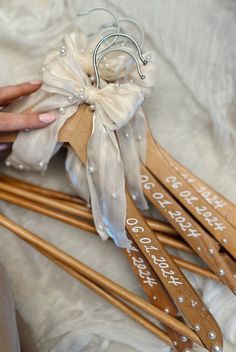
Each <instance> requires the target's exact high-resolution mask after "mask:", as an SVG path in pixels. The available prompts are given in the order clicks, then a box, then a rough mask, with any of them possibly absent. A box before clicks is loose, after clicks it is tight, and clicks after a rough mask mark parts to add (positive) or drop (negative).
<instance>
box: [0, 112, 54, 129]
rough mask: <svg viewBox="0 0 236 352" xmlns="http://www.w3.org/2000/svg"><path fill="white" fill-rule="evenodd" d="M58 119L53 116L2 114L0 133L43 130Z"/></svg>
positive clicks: (0, 116)
mask: <svg viewBox="0 0 236 352" xmlns="http://www.w3.org/2000/svg"><path fill="white" fill-rule="evenodd" d="M55 119H56V116H55V115H51V114H37V113H31V114H13V113H5V112H2V113H1V112H0V132H7V131H18V130H25V129H28V128H29V129H34V128H42V127H45V126H47V125H48V124H49V123H51V122H53V121H54V120H55Z"/></svg>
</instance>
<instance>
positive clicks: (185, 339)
mask: <svg viewBox="0 0 236 352" xmlns="http://www.w3.org/2000/svg"><path fill="white" fill-rule="evenodd" d="M180 341H182V342H187V341H188V338H187V336H180Z"/></svg>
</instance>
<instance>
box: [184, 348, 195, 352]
mask: <svg viewBox="0 0 236 352" xmlns="http://www.w3.org/2000/svg"><path fill="white" fill-rule="evenodd" d="M183 352H193V350H192V349H191V348H185V349H184V350H183Z"/></svg>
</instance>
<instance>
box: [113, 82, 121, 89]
mask: <svg viewBox="0 0 236 352" xmlns="http://www.w3.org/2000/svg"><path fill="white" fill-rule="evenodd" d="M114 88H115V89H119V88H120V82H118V81H117V82H115V84H114Z"/></svg>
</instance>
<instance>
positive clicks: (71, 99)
mask: <svg viewBox="0 0 236 352" xmlns="http://www.w3.org/2000/svg"><path fill="white" fill-rule="evenodd" d="M67 99H68V100H69V102H70V103H71V102H72V101H73V99H74V97H73V96H72V95H70V96H69V97H67Z"/></svg>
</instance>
